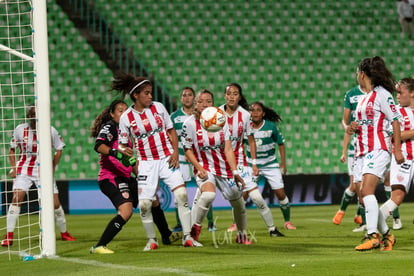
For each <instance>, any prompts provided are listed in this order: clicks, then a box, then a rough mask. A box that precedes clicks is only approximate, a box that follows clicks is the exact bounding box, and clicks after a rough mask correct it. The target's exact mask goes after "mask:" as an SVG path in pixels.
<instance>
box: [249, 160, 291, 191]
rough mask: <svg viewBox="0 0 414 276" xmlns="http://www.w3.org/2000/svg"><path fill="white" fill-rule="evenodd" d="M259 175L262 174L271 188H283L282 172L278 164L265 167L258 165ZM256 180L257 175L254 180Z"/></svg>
mask: <svg viewBox="0 0 414 276" xmlns="http://www.w3.org/2000/svg"><path fill="white" fill-rule="evenodd" d="M259 176H263V177H264V178H265V179H266V181H267V183H269V185H270V187H272V190H278V189H283V188H284V187H285V184H284V183H283V177H282V172H281V171H280V168H279V165H276V166H275V164H272V165H268V166H265V167H260V169H259ZM257 181H258V177H257V180H256V182H257Z"/></svg>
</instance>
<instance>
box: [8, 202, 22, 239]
mask: <svg viewBox="0 0 414 276" xmlns="http://www.w3.org/2000/svg"><path fill="white" fill-rule="evenodd" d="M19 215H20V206H17V205H13V204H12V205H10V207H9V211H8V212H7V219H6V220H7V232H14V228H15V227H16V222H17V219H18V218H19Z"/></svg>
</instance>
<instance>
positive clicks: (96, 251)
mask: <svg viewBox="0 0 414 276" xmlns="http://www.w3.org/2000/svg"><path fill="white" fill-rule="evenodd" d="M89 253H90V254H114V251H112V250H111V249H108V248H107V247H106V246H103V245H101V246H97V247H95V246H92V247H91V249H89Z"/></svg>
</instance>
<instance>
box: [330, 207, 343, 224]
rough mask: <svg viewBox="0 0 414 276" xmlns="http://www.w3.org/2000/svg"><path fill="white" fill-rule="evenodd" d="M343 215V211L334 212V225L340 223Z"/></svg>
mask: <svg viewBox="0 0 414 276" xmlns="http://www.w3.org/2000/svg"><path fill="white" fill-rule="evenodd" d="M344 215H345V213H344V211H341V210H338V212H336V214H335V216H334V217H333V219H332V222H333V223H334V224H336V225H339V224H341V221H342V218H343V217H344Z"/></svg>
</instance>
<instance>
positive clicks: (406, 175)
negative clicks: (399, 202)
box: [390, 158, 414, 194]
mask: <svg viewBox="0 0 414 276" xmlns="http://www.w3.org/2000/svg"><path fill="white" fill-rule="evenodd" d="M413 165H414V162H413V160H405V161H404V163H402V164H400V165H399V164H397V161H395V158H392V159H391V169H390V171H391V172H390V183H391V186H392V185H403V186H404V187H405V192H406V193H407V194H408V192H409V191H410V186H411V182H412V180H413V177H414V169H413Z"/></svg>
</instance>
